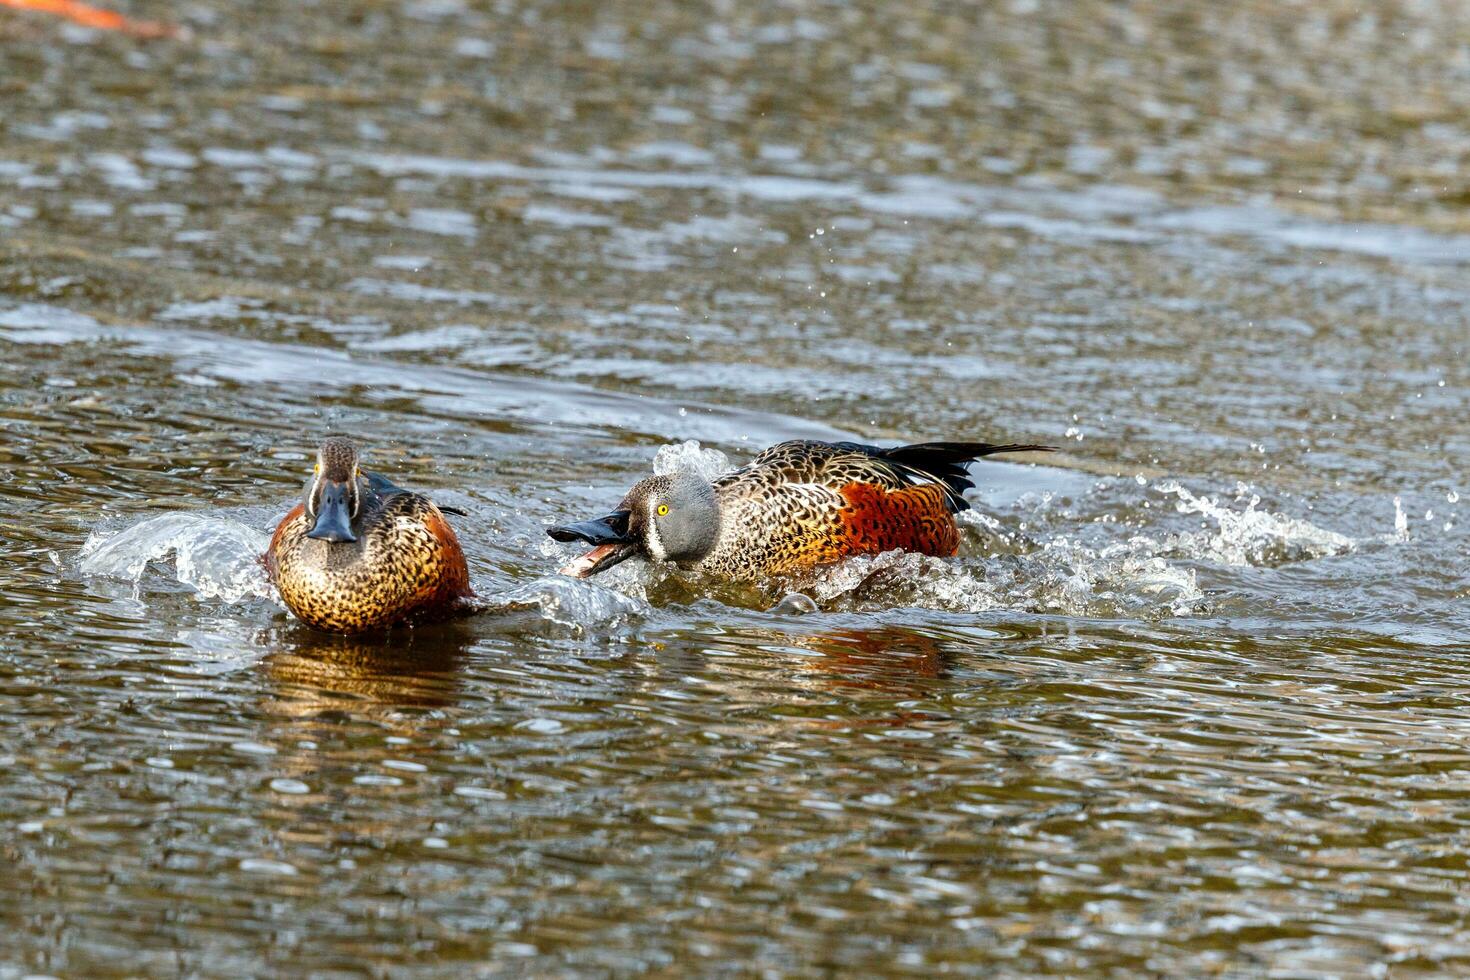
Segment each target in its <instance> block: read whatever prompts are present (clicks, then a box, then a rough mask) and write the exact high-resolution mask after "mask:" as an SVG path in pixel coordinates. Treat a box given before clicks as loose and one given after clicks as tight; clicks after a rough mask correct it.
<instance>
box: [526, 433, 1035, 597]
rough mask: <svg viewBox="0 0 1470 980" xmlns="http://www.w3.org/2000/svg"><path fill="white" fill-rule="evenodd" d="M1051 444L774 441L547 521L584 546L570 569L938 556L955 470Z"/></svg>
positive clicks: (726, 568) (952, 504) (732, 573)
mask: <svg viewBox="0 0 1470 980" xmlns="http://www.w3.org/2000/svg"><path fill="white" fill-rule="evenodd" d="M1052 448H1053V447H1051V446H1031V445H1005V446H999V445H991V444H989V443H984V442H926V443H921V444H919V445H914V446H898V447H895V448H891V449H881V448H879V447H877V446H866V445H862V444H859V443H855V442H816V441H811V440H799V441H794V442H783V443H780V444H779V445H776V446H772V447H771V448H770V449H767V450H766V451H765V452H763V453H761V454H760V455H759V456H757V457H756V458H755V459H754V460H752V461H751V462H750V463H749V464H747V465H746V466H743V467H741V468H740V469H738V470H735V471H734V472H731V473H727V474H725V475H724V476H721V477H718V478H716V479H715V480H714V481H713V482H711V481H708V480H705V479H704V478H703V477H700V476H698V475H696V474H694V473H689V472H679V473H671V474H668V475H664V476H653V477H649V478H648V479H646V480H643V481H642V482H641V483H639V484H638V485H636V486H635V487H633V489H632V490H629V491H628V494H627V496H626V497H624V498H623V501H622V503H620V504H619V505H618V507H617V509H616V510H614V511H613V512H612V513H611V514H608V515H607V516H606V517H603V518H599V519H597V520H592V521H582V522H580V523H576V524H564V525H561V526H559V527H553V528H549V529H548V530H547V533H548V534H550V535H551V536H552V537H553V538H555V539H556V540H558V541H585V542H586V543H587V544H590V545H592V546H593V548H592V550H591V551H589V552H587V553H586V554H585V555H582V556H581V557H579V558H575V559H573V560H572V561H571V562H569V563H568V564H567V565H566V566H565V567H564V568H562V570H561V571H562V574H564V575H571V576H574V577H576V578H586V577H587V576H589V575H595V574H596V573H598V572H600V571H603V570H604V569H608V568H611V567H612V566H614V565H616V564H618V563H619V562H621V561H625V560H626V559H629V558H632V557H634V556H635V555H637V556H641V557H644V558H646V559H651V560H654V561H668V562H673V563H675V564H677V565H679V566H681V567H684V568H688V569H691V570H694V571H699V572H704V573H709V574H712V575H716V576H719V577H721V578H725V579H730V580H735V581H755V580H759V579H763V578H766V577H769V576H776V575H793V574H798V573H801V572H806V571H810V570H811V569H813V568H817V567H819V566H822V565H830V564H832V563H834V562H838V561H841V560H842V559H844V558H847V557H850V556H852V555H873V554H878V553H880V552H884V551H892V550H894V549H901V550H904V551H916V552H919V553H920V554H925V555H938V556H941V557H949V556H952V555H954V554H955V553H956V551H957V550H958V549H959V542H960V532H959V527H958V526H957V525H956V524H955V519H954V515H955V514H957V513H958V512H960V511H962V510H967V509H969V506H970V505H969V504H968V503H967V502H966V501H965V498H964V496H963V494H964V491H966V490H968V489H970V488H971V487H973V486H974V485H975V484H974V483H973V482H972V481H971V480H970V478H969V475H968V473H967V472H966V467H967V466H968V465H969V464H970V463H972V462H974V461H975V460H977V459H980V458H981V457H983V456H992V455H994V454H996V453H1014V452H1024V451H1036V452H1046V451H1050V450H1051V449H1052Z"/></svg>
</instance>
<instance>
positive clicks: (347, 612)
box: [266, 494, 470, 633]
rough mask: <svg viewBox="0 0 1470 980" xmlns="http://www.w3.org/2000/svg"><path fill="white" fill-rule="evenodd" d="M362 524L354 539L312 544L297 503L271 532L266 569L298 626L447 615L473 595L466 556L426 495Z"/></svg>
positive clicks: (357, 625)
mask: <svg viewBox="0 0 1470 980" xmlns="http://www.w3.org/2000/svg"><path fill="white" fill-rule="evenodd" d="M364 523H365V524H366V525H367V526H366V527H364V529H363V531H362V533H361V534H360V535H359V537H358V540H357V541H356V542H353V543H350V544H348V543H335V542H328V541H318V540H314V539H312V538H308V537H307V536H306V532H307V531H308V530H310V528H311V522H310V521H309V520H308V519H307V517H306V512H305V509H304V508H303V507H301V506H300V505H298V506H297V507H296V508H295V509H294V510H292V511H291V512H290V513H289V514H287V515H286V517H285V519H284V520H282V521H281V523H280V525H279V526H278V527H277V528H276V533H275V536H274V537H273V538H272V539H271V545H270V550H269V551H268V552H267V553H266V569H267V571H268V572H269V573H270V578H271V581H272V582H273V583H274V584H275V586H276V589H277V590H278V591H279V592H280V594H281V599H282V601H284V602H285V603H286V606H287V608H288V609H290V610H291V612H292V613H294V614H295V615H296V617H297V618H298V619H300V620H301V621H302V622H304V623H306V624H307V625H309V626H313V627H316V628H317V629H320V630H326V631H328V632H333V633H361V632H364V631H368V630H376V629H384V628H387V627H389V626H392V625H394V624H397V623H401V622H406V621H411V620H425V619H433V618H440V617H442V616H445V615H449V614H452V612H453V610H454V608H455V607H456V606H457V605H458V602H459V600H460V599H461V598H462V597H464V596H468V595H469V594H470V588H469V570H468V568H467V567H466V565H465V560H464V552H463V551H462V550H461V549H460V546H459V541H458V539H456V538H455V536H454V531H453V530H452V529H451V528H450V527H449V524H448V523H447V522H446V521H445V520H444V517H443V515H442V514H441V513H440V512H439V509H438V508H437V507H435V506H434V505H433V503H432V502H430V501H429V500H428V499H427V498H424V497H419V496H417V495H416V494H402V495H400V496H397V497H395V498H393V499H392V500H390V501H389V502H388V503H386V504H385V505H384V506H383V507H382V508H381V509H380V510H379V511H377V512H376V513H374V514H373V515H372V517H371V519H370V520H367V521H365V522H364Z"/></svg>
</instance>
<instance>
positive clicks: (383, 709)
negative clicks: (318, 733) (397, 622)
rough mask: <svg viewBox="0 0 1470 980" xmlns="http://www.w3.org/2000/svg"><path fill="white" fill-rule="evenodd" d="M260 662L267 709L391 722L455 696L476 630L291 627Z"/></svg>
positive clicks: (313, 716)
mask: <svg viewBox="0 0 1470 980" xmlns="http://www.w3.org/2000/svg"><path fill="white" fill-rule="evenodd" d="M287 633H288V635H286V636H283V637H280V639H282V640H286V641H288V642H282V643H278V644H277V646H278V649H277V650H276V651H275V652H273V653H271V654H270V655H269V656H267V657H266V658H265V661H264V667H265V670H266V672H267V674H268V675H269V677H270V678H271V680H272V681H274V684H275V691H274V697H272V698H271V699H270V700H269V701H268V702H267V703H266V704H265V705H264V707H265V709H266V710H267V711H268V712H269V713H271V714H273V715H277V716H280V717H289V718H295V719H302V720H308V719H317V718H320V719H323V720H341V719H342V718H343V717H344V716H347V717H351V718H356V719H361V720H373V721H378V722H390V723H391V722H394V721H395V719H397V718H399V717H400V716H405V715H407V716H412V715H415V714H418V713H419V712H420V711H421V710H422V709H435V708H445V707H449V706H450V705H452V704H454V703H455V702H456V701H457V700H458V698H459V695H460V688H461V678H460V667H461V665H462V663H463V661H464V658H465V655H466V653H467V651H468V650H469V648H470V646H471V645H472V644H473V643H474V641H475V635H474V634H473V633H472V632H471V631H470V630H469V629H468V628H466V627H464V626H462V625H458V624H445V625H443V626H438V627H433V628H425V629H417V630H398V631H395V632H393V633H390V634H385V635H382V636H374V637H363V636H355V637H349V636H332V635H329V634H324V633H318V632H316V631H313V630H308V629H304V628H292V629H290V630H289V631H287Z"/></svg>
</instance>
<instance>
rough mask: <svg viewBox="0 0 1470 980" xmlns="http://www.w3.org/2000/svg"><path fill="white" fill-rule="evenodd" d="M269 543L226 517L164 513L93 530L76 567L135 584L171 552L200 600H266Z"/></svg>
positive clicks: (268, 595)
mask: <svg viewBox="0 0 1470 980" xmlns="http://www.w3.org/2000/svg"><path fill="white" fill-rule="evenodd" d="M269 543H270V538H269V536H268V535H266V534H265V533H264V532H262V531H257V530H256V529H255V528H253V527H250V526H249V525H247V524H242V523H240V522H239V521H236V520H231V519H229V518H226V517H218V516H210V517H201V516H199V515H197V514H163V515H161V516H158V517H150V518H148V519H147V520H144V521H141V522H139V523H137V524H134V525H133V526H131V527H129V528H126V529H124V530H122V531H120V532H118V533H116V534H109V533H107V532H102V531H93V532H92V533H91V534H90V535H89V536H88V537H87V541H86V543H85V544H83V545H82V550H81V552H80V553H79V554H78V559H79V562H78V569H79V571H80V572H81V573H82V574H83V575H87V576H107V577H112V578H125V579H131V580H132V581H133V582H134V583H135V584H137V583H140V582H141V581H142V578H143V574H144V572H145V571H146V570H147V568H148V566H149V564H150V563H152V562H160V561H165V560H167V559H168V558H169V556H170V555H172V556H173V562H174V575H175V577H176V578H177V580H178V581H179V582H181V583H182V584H184V585H187V586H189V587H190V588H192V589H193V590H194V591H195V592H196V593H198V595H199V596H200V597H201V598H206V599H219V600H221V601H223V602H227V603H234V602H239V601H240V600H242V599H246V598H260V599H269V598H272V597H273V596H274V591H273V590H272V589H271V586H270V582H269V581H268V580H267V578H266V575H265V570H264V569H263V568H261V566H260V562H259V556H260V555H261V553H262V552H264V551H265V549H266V546H267V545H268V544H269Z"/></svg>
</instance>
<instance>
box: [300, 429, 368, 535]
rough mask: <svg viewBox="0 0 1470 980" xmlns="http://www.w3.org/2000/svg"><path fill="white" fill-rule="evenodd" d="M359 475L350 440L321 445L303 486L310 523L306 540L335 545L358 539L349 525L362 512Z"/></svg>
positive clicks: (355, 453) (357, 458) (333, 438)
mask: <svg viewBox="0 0 1470 980" xmlns="http://www.w3.org/2000/svg"><path fill="white" fill-rule="evenodd" d="M360 475H361V469H360V468H359V456H358V452H357V447H356V446H354V445H353V444H352V442H351V441H350V440H347V439H343V438H340V437H336V436H334V437H332V438H329V439H327V440H326V441H324V442H323V443H322V445H321V448H320V449H318V450H317V453H316V468H315V469H314V470H313V471H312V474H311V479H310V480H308V481H307V484H306V499H305V501H304V504H305V506H306V517H307V519H308V520H310V521H311V522H312V526H311V530H310V531H307V532H306V536H307V537H308V538H315V539H316V540H318V541H329V542H333V543H335V544H350V543H352V542H354V541H356V540H357V535H356V533H354V531H353V529H352V524H353V522H354V521H355V520H356V519H357V516H358V512H359V511H360V510H361V509H362V492H361V490H360V488H359V487H358V477H359V476H360Z"/></svg>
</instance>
